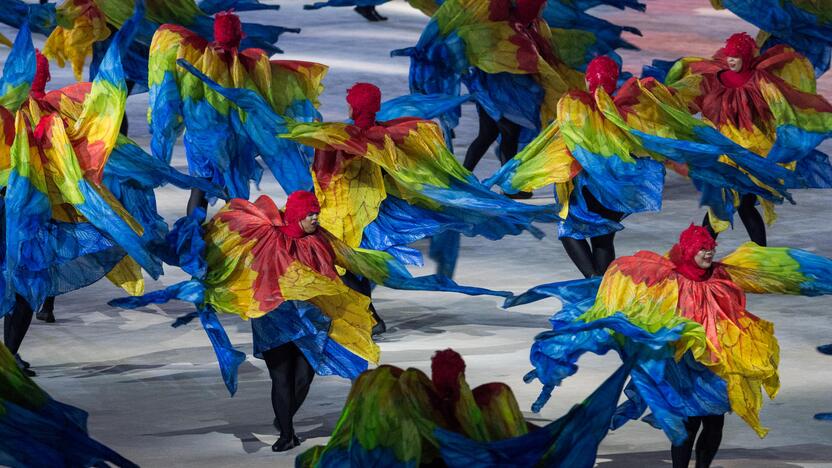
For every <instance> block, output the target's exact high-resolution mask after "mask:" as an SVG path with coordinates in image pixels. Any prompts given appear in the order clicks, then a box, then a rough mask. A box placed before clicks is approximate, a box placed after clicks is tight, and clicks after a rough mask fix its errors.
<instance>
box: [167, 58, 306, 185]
mask: <svg viewBox="0 0 832 468" xmlns="http://www.w3.org/2000/svg"><path fill="white" fill-rule="evenodd" d="M178 63H179V65H180V66H181V67H183V68H184V69H186V70H187V71H188V73H189V74H188V75H187V76H188V77H189V78H190V79H192V80H200V86H205V87H206V88H205V90H206V91H205V92H206V93H212V94H206V96H209V95H210V96H215V98H214V100H213V101H211V102H218V103H220V104H222V105H225V106H230V105H234V106H236V107H237V108H239V112H240V113H239V120H238V121H237V120H235V122H239V126H240V127H242V128H241V129H240V131H239V132H237V136H238V137H239V138H242V137H243V134H244V135H245V136H247V138H248V140H250V142H251V143H252V144H253V146H254V147H255V148H256V152H257V153H259V154H260V155H261V156H262V157H263V159H264V160H265V161H266V163H267V164H268V165H269V167H270V168H271V169H272V173H273V174H274V176H275V177H276V178H277V180H278V182H280V184H281V186H283V188H284V190H286V192H287V193H291V192H293V191H295V190H310V189H311V188H312V180H311V176H310V173H309V165H310V162H309V160H308V156H307V153H306V150H305V149H304V148H301V147H300V146H299V145H297V144H295V143H293V142H291V141H288V140H285V139H282V138H279V137H278V135H279V134H281V133H284V132H285V131H286V123H285V120H284V118H283V117H282V116H280V115H278V114H277V113H276V112H275V110H274V109H273V108H272V105H271V104H270V103H269V102H267V101H266V100H265V99H264V97H263V96H261V95H260V94H259V93H258V92H256V91H253V90H251V89H244V88H231V87H223V86H221V85H220V84H219V83H217V82H216V81H214V80H213V79H211V78H210V77H208V76H207V75H206V74H205V73H203V72H202V71H200V70H198V69H197V68H196V67H194V66H193V65H191V64H189V63H188V62H187V61H184V60H180V61H179V62H178ZM301 69H304V71H301ZM270 70H272V71H274V69H273V68H270ZM315 70H318V71H315ZM296 71H297V72H298V73H299V74H301V75H303V74H306V73H307V72H309V73H308V74H306V76H309V77H310V79H309V80H308V81H301V82H303V83H304V86H305V89H306V90H307V94H306V95H307V96H309V97H311V96H313V94H314V93H315V92H317V91H319V86H318V85H317V84H314V83H315V82H316V80H317V79H318V77H320V76H322V75H321V73H322V71H321V69H320V68H318V67H316V66H309V67H305V66H298V68H297V69H296ZM202 83H204V85H202ZM296 83H298V81H296ZM253 85H255V83H254V82H252V81H250V80H249V81H248V82H244V83H242V86H253ZM269 89H271V88H269ZM287 89H289V88H287ZM312 90H316V91H314V92H313V91H312ZM213 93H216V94H213ZM293 93H294V92H293ZM267 96H270V97H271V98H270V99H271V100H272V101H273V102H283V103H284V105H288V106H289V107H292V106H294V104H293V103H300V102H301V101H291V102H290V101H289V100H288V99H286V100H283V98H280V97H279V96H276V95H275V94H274V93H271V92H270V93H268V94H267ZM306 103H310V101H309V99H307V100H306ZM310 106H311V104H310V105H309V106H306V104H300V105H299V107H300V108H302V109H301V110H298V112H295V111H294V110H292V109H287V113H292V112H295V115H297V116H299V118H303V119H310V120H311V118H310V115H311V113H312V111H314V107H310ZM296 110H297V109H296ZM314 112H317V111H314ZM234 118H237V117H236V112H235V116H234Z"/></svg>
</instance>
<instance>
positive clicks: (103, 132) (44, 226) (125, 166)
mask: <svg viewBox="0 0 832 468" xmlns="http://www.w3.org/2000/svg"><path fill="white" fill-rule="evenodd" d="M140 14H141V13H140V12H139V13H137V15H140ZM130 24H132V25H133V26H134V25H135V20H133V21H132V23H128V25H130ZM131 29H132V26H130V27H128V28H127V30H125V31H124V32H121V33H119V35H118V36H117V37H118V38H122V36H121V35H124V37H123V38H122V39H120V40H121V43H119V42H113V46H112V47H111V49H110V51H109V52H108V55H107V57H106V59H105V60H104V62H102V67H101V69H100V71H99V74H98V76H97V77H96V80H95V81H93V82H92V83H78V84H75V85H71V86H68V87H65V88H62V89H58V90H54V91H50V92H46V91H45V86H46V83H47V81H48V80H49V62H48V61H47V60H46V58H45V57H44V56H42V55H40V54H39V53H38V54H36V51H35V50H34V48H33V46H32V41H31V35H30V33H29V30H28V27H27V26H24V27H23V29H21V31H20V33H19V34H18V37H17V39H16V41H15V46H14V49H13V51H12V54H11V55H10V56H9V60H8V61H7V62H6V65H5V67H4V72H3V79H2V83H0V90H2V91H0V93H2V97H0V104H2V107H0V116H1V117H2V124H3V125H2V128H3V129H4V130H3V135H2V138H0V183H1V184H2V186H3V187H5V197H4V202H5V245H4V248H5V253H6V257H5V262H4V269H5V279H6V283H5V286H6V289H5V291H4V298H5V303H4V305H5V306H10V304H11V301H13V299H14V295H15V293H17V294H19V295H21V296H22V297H23V298H24V299H25V300H26V301H27V302H28V303H29V305H30V306H31V307H32V308H33V309H35V310H37V309H38V308H39V307H40V305H41V304H42V303H43V300H44V298H45V297H46V296H54V295H57V294H62V293H65V292H69V291H72V290H75V289H78V288H81V287H83V286H86V285H88V284H91V283H93V282H95V281H97V280H99V279H100V278H102V277H104V276H105V275H106V276H107V277H108V278H109V279H110V280H111V281H113V282H114V283H115V284H116V285H118V286H120V287H122V288H123V289H125V290H126V291H127V292H129V293H131V294H140V293H141V292H142V290H143V285H144V283H143V278H142V273H141V268H144V269H145V270H146V271H147V272H148V273H150V274H151V275H152V276H153V277H157V276H158V275H159V274H160V273H161V262H160V260H159V259H158V258H157V257H156V256H155V255H154V254H153V253H152V252H151V244H152V243H153V242H156V241H159V242H160V241H162V240H163V239H164V235H165V233H166V232H167V225H166V224H165V222H164V220H163V219H162V218H161V217H160V216H159V215H158V214H157V213H156V205H155V198H154V196H153V189H154V188H156V187H158V186H159V185H160V184H162V183H165V182H171V183H174V184H176V185H179V186H181V187H191V186H201V187H203V188H204V189H206V190H208V191H209V193H210V192H213V193H218V192H217V191H216V190H215V189H213V188H211V187H210V186H209V185H207V184H204V183H202V182H200V181H197V180H194V179H191V178H189V177H187V176H183V175H181V174H179V173H177V172H176V171H174V170H173V169H171V168H170V167H168V166H166V165H163V164H162V163H160V162H158V161H157V160H155V159H153V158H152V157H151V156H150V155H148V154H146V153H144V152H143V151H141V149H140V148H139V147H138V146H136V144H135V143H133V142H132V141H130V140H129V139H127V138H126V137H123V136H120V135H119V134H118V130H119V126H120V122H121V119H122V116H123V113H124V106H125V99H126V97H127V93H126V87H125V84H124V75H123V71H122V68H121V60H120V55H119V53H120V50H121V47H123V46H124V44H125V43H126V41H128V40H129V35H130V32H131V31H130V30H131ZM4 310H8V308H4Z"/></svg>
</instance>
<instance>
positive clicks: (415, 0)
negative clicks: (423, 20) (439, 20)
mask: <svg viewBox="0 0 832 468" xmlns="http://www.w3.org/2000/svg"><path fill="white" fill-rule="evenodd" d="M407 3H409V4H410V6H412V7H413V8H415V9H417V10H419V11H421V12H422V13H424V14H425V15H427V16H428V17H431V16H433V15H435V14H436V12H437V11H439V7H441V6H442V4H443V3H445V2H444V1H443V0H407Z"/></svg>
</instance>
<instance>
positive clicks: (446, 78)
mask: <svg viewBox="0 0 832 468" xmlns="http://www.w3.org/2000/svg"><path fill="white" fill-rule="evenodd" d="M545 3H546V2H545V0H518V1H517V2H516V4H512V2H509V1H502V0H492V1H472V0H449V1H446V2H444V3H443V4H442V6H440V7H439V9H438V10H437V11H436V13H435V14H434V15H433V17H432V18H431V21H430V23H428V25H427V26H426V27H425V30H424V31H423V32H422V36H421V37H420V39H419V42H418V43H417V44H416V46H415V47H411V48H408V49H403V50H398V51H394V52H393V55H407V56H410V58H411V66H410V88H411V92H418V93H425V94H427V93H444V94H449V95H456V94H459V92H460V86H461V83H462V82H464V83H465V84H466V86H467V87H468V90H469V91H470V92H471V94H473V95H474V98H475V100H476V102H477V104H478V106H477V113H478V116H479V120H480V130H479V134H478V136H477V138H476V139H475V140H474V141H473V142H472V143H471V145H470V146H469V148H468V152H467V154H466V156H465V162H464V166H465V168H466V169H468V170H473V169H474V167H476V165H477V163H478V162H479V160H480V159H481V158H482V156H483V155H484V154H485V152H486V151H487V150H488V148H489V147H490V146H491V144H492V143H494V141H496V140H497V138H498V137H499V138H500V150H499V153H498V155H499V156H500V159H501V161H502V162H506V161H508V160H509V159H511V158H512V157H513V156H514V155H515V154H516V153H517V149H518V145H519V142H520V139H521V135H520V133H521V130H522V129H528V130H530V131H531V132H532V133H533V134H536V133H537V132H539V131H540V129H541V128H542V126H544V125H547V124H548V123H549V122H551V121H552V120H553V119H554V117H555V109H554V104H555V103H556V102H557V100H558V99H559V98H560V97H561V96H562V95H563V93H565V92H566V91H567V90H569V89H571V88H573V87H578V86H581V84H582V79H581V74H580V72H577V71H575V70H573V69H571V68H569V67H568V66H567V65H566V64H565V63H564V62H563V61H562V60H561V59H560V58H559V57H558V56H557V54H556V52H555V50H554V48H553V46H552V43H551V39H552V35H551V30H550V29H549V26H548V25H547V24H546V22H545V21H544V20H543V19H542V18H541V12H542V9H543V7H544V6H545ZM529 196H530V195H529Z"/></svg>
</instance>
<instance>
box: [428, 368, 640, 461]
mask: <svg viewBox="0 0 832 468" xmlns="http://www.w3.org/2000/svg"><path fill="white" fill-rule="evenodd" d="M629 371H630V366H629V365H625V366H621V367H620V368H619V369H618V370H617V371H616V372H615V373H614V374H613V375H612V376H610V377H609V378H608V379H607V380H606V381H605V382H604V383H603V384H601V386H599V387H598V389H596V390H595V391H594V392H593V393H592V394H591V395H590V396H589V397H588V398H587V399H586V400H584V401H583V402H582V403H581V404H579V405H576V406H574V407H573V408H572V409H571V410H570V411H569V413H567V414H566V415H564V416H563V417H561V418H559V419H557V420H555V421H553V422H551V423H549V424H547V425H546V426H544V427H541V428H538V429H535V430H532V431H530V432H528V433H527V434H525V435H522V436H519V437H514V438H506V439H497V440H495V441H491V442H477V441H474V440H472V439H470V438H467V437H465V436H464V435H462V434H459V433H457V432H452V431H449V430H445V429H437V431H436V437H437V439H438V440H439V442H440V444H441V453H442V458H443V460H444V461H445V463H447V464H448V465H449V466H495V467H496V466H552V467H573V466H575V467H577V466H580V467H584V466H593V464H594V463H595V459H596V456H597V452H598V446H599V445H600V443H601V440H602V439H603V438H604V437H605V436H606V434H607V431H608V430H609V427H610V421H611V419H612V417H613V415H614V413H615V409H616V403H617V402H618V398H619V397H620V396H621V391H622V389H623V387H624V382H625V381H626V379H627V377H628V376H629Z"/></svg>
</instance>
